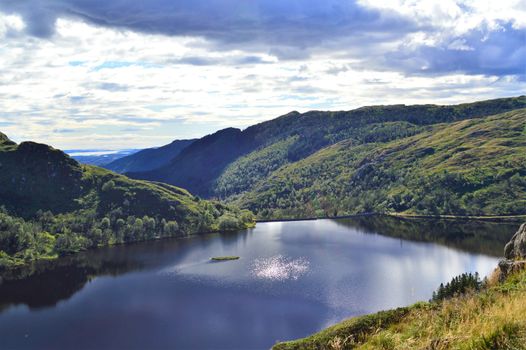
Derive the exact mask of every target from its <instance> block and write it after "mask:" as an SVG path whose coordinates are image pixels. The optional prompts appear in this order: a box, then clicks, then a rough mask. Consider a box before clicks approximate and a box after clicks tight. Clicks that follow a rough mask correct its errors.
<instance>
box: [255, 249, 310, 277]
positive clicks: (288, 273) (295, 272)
mask: <svg viewBox="0 0 526 350" xmlns="http://www.w3.org/2000/svg"><path fill="white" fill-rule="evenodd" d="M308 269H309V261H308V260H307V259H305V258H298V259H289V258H286V257H284V256H282V255H276V256H273V257H270V258H263V259H256V260H254V263H253V265H252V275H253V276H255V277H257V278H259V279H267V280H273V281H284V280H288V279H293V280H297V279H298V278H300V277H301V276H302V275H303V274H305V273H306V272H307V271H308Z"/></svg>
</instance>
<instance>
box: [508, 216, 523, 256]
mask: <svg viewBox="0 0 526 350" xmlns="http://www.w3.org/2000/svg"><path fill="white" fill-rule="evenodd" d="M504 257H505V258H506V259H526V223H524V224H522V225H521V227H520V228H519V231H517V233H515V234H514V235H513V237H512V238H511V240H510V241H509V242H508V244H506V247H504Z"/></svg>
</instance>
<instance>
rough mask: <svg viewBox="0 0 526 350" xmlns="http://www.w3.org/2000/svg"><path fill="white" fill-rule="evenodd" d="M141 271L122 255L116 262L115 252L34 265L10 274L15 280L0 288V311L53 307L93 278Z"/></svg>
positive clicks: (134, 263)
mask: <svg viewBox="0 0 526 350" xmlns="http://www.w3.org/2000/svg"><path fill="white" fill-rule="evenodd" d="M119 248H120V247H119ZM114 250H115V249H114ZM115 254H117V255H115ZM141 267H142V266H141V264H140V262H139V261H136V260H130V259H126V258H125V256H124V255H123V257H122V259H119V256H118V252H117V251H110V250H108V249H104V250H102V251H90V252H88V253H80V254H76V255H74V256H69V257H65V258H61V259H57V260H56V261H41V262H37V263H34V264H32V265H30V266H27V267H25V268H23V269H19V270H16V271H13V272H12V273H13V274H15V273H16V274H18V276H17V278H19V279H16V280H10V281H4V282H3V283H2V284H0V310H2V309H5V308H7V307H9V306H11V305H16V304H26V305H27V306H28V307H29V308H31V309H33V308H34V309H38V308H42V307H47V306H54V305H56V304H57V303H58V302H59V301H61V300H65V299H69V298H70V297H71V296H72V295H73V294H75V293H76V292H77V291H79V290H81V289H82V288H83V287H84V285H85V284H86V283H87V282H89V281H90V280H91V279H92V278H94V277H96V276H103V275H111V276H117V275H120V274H123V273H125V272H128V271H132V270H137V269H140V268H141ZM23 276H26V277H25V278H21V277H23ZM9 277H10V276H7V278H9Z"/></svg>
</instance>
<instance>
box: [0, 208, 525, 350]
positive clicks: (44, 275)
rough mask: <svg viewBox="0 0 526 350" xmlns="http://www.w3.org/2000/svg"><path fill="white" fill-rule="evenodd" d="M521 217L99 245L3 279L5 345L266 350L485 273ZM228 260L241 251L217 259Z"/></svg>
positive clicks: (272, 228)
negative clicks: (27, 274) (455, 280)
mask: <svg viewBox="0 0 526 350" xmlns="http://www.w3.org/2000/svg"><path fill="white" fill-rule="evenodd" d="M517 226H518V225H516V224H502V223H501V224H498V223H484V222H465V221H436V220H400V219H394V218H388V217H362V218H356V219H342V220H317V221H296V222H273V223H259V224H258V225H257V227H256V228H255V229H252V230H247V231H242V232H238V233H229V234H211V235H205V236H198V237H192V238H187V239H169V240H162V241H156V242H147V243H140V244H134V245H128V246H117V247H112V248H104V249H98V250H93V251H89V252H85V253H82V254H78V255H75V256H72V257H67V258H64V259H60V260H59V261H57V262H54V263H52V264H50V263H47V264H40V265H38V266H36V267H35V271H34V273H33V274H32V275H31V276H30V277H28V278H25V279H23V280H18V281H9V282H8V281H4V283H3V284H2V285H0V349H245V350H246V349H268V348H270V347H271V346H272V345H273V344H274V343H275V342H276V341H278V340H288V339H294V338H298V337H304V336H306V335H309V334H311V333H313V332H316V331H318V330H320V329H322V328H324V327H326V326H328V325H330V324H332V323H334V322H337V321H340V320H342V319H344V318H348V317H350V316H354V315H360V314H365V313H370V312H374V311H378V310H382V309H388V308H392V307H397V306H403V305H408V304H411V303H413V302H415V301H418V300H428V299H429V298H430V297H431V294H432V292H433V291H434V290H435V289H436V287H437V286H438V285H439V284H440V283H441V282H446V281H449V280H450V279H451V278H452V277H453V276H455V275H458V274H460V273H463V272H467V271H471V272H475V271H478V272H479V273H480V274H482V275H486V274H488V273H489V272H491V271H492V270H493V269H494V268H495V266H496V264H497V262H498V259H499V256H500V255H501V252H502V250H503V247H504V244H505V243H506V242H507V241H508V239H509V238H510V237H511V236H512V235H513V233H514V231H516V229H517ZM219 255H237V256H240V257H241V259H239V260H236V261H226V262H216V263H212V262H210V261H209V259H210V258H211V257H213V256H219Z"/></svg>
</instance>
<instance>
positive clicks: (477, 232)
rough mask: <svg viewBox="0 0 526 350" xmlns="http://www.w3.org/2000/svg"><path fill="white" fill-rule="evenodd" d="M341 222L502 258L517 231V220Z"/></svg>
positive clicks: (374, 218) (371, 218) (375, 219)
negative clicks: (506, 246)
mask: <svg viewBox="0 0 526 350" xmlns="http://www.w3.org/2000/svg"><path fill="white" fill-rule="evenodd" d="M335 222H336V223H337V224H339V225H344V226H347V227H352V228H354V229H357V230H360V231H363V232H365V233H376V234H380V235H383V236H388V237H395V238H400V239H405V240H410V241H417V242H433V243H437V244H441V245H444V246H447V247H451V248H456V249H459V250H462V251H466V252H471V253H478V254H486V255H490V256H495V257H500V256H502V255H503V251H504V246H505V245H506V243H507V242H508V241H509V240H510V238H511V236H513V234H514V232H515V231H517V227H518V225H517V223H516V222H491V221H481V220H461V219H428V218H425V219H424V218H399V217H392V216H384V215H378V216H362V217H355V218H350V219H341V220H335Z"/></svg>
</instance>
